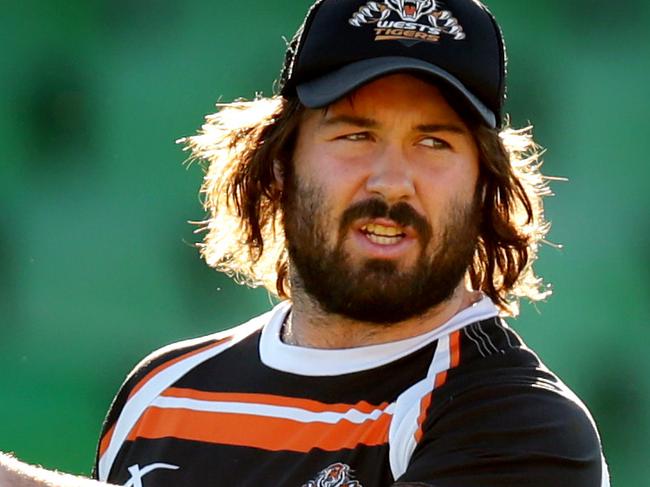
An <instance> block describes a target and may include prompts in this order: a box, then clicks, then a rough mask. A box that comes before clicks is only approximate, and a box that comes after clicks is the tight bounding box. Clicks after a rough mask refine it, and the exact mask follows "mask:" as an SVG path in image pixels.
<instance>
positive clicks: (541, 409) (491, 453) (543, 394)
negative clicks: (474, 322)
mask: <svg viewBox="0 0 650 487" xmlns="http://www.w3.org/2000/svg"><path fill="white" fill-rule="evenodd" d="M423 433H424V434H423V437H422V439H421V440H420V443H419V444H418V446H417V447H416V449H415V450H414V452H413V455H412V457H411V461H410V463H409V466H408V468H407V470H406V472H405V473H404V474H403V475H402V476H401V477H400V478H399V479H397V483H396V484H395V485H396V486H400V485H401V486H404V487H406V486H408V485H421V486H432V487H497V486H499V487H505V486H513V487H514V486H523V485H525V486H527V487H548V486H551V485H552V486H554V487H561V486H567V487H569V486H570V487H600V486H601V485H608V483H604V482H602V480H601V477H602V476H603V472H602V470H603V468H602V465H603V462H602V453H601V447H600V440H599V438H598V433H597V431H596V428H595V426H594V423H593V420H592V419H591V417H590V415H589V413H588V412H587V411H586V409H585V408H584V406H583V405H582V404H581V403H580V402H579V401H578V400H577V399H576V398H574V397H571V393H570V392H568V391H566V394H565V393H563V391H561V390H558V389H556V388H554V387H551V386H549V385H546V384H544V383H543V382H540V383H538V384H510V385H498V386H496V385H495V386H489V387H483V388H479V389H476V390H474V391H470V392H466V393H463V394H460V395H458V396H451V397H448V399H447V400H446V402H445V404H444V405H442V407H440V408H438V410H437V411H435V412H434V413H433V414H430V415H429V417H428V418H427V420H426V421H425V424H424V431H423Z"/></svg>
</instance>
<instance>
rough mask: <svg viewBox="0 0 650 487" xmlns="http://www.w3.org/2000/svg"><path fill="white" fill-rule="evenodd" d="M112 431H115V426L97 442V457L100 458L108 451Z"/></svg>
mask: <svg viewBox="0 0 650 487" xmlns="http://www.w3.org/2000/svg"><path fill="white" fill-rule="evenodd" d="M113 431H115V425H113V426H111V428H110V429H109V430H108V431H107V432H106V434H105V435H104V437H103V438H102V440H101V441H100V442H99V456H100V457H101V456H102V455H103V454H104V452H106V450H107V449H108V445H109V444H110V443H111V438H112V437H113Z"/></svg>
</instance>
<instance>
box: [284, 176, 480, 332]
mask: <svg viewBox="0 0 650 487" xmlns="http://www.w3.org/2000/svg"><path fill="white" fill-rule="evenodd" d="M287 179H288V180H287V181H286V183H287V187H286V191H285V192H284V198H283V202H282V209H283V223H284V229H285V236H286V239H287V242H288V253H289V261H290V268H291V286H292V289H293V294H294V296H295V295H296V291H299V290H300V291H303V292H304V293H306V294H307V295H308V296H310V297H311V298H312V299H314V300H315V301H316V302H317V303H318V304H319V305H320V307H321V308H322V309H323V310H324V311H325V312H328V313H334V314H338V315H341V316H344V317H347V318H350V319H353V320H356V321H362V322H367V323H375V324H382V325H389V324H392V323H398V322H401V321H404V320H407V319H409V318H412V317H415V316H419V315H421V314H423V313H425V312H426V311H428V310H430V309H431V308H433V307H435V306H437V305H438V304H440V303H442V302H444V301H446V300H447V299H449V298H450V297H451V296H452V295H453V293H454V291H455V290H456V288H457V287H458V285H459V283H460V281H461V279H463V278H464V276H465V273H466V271H467V269H468V268H469V266H470V265H471V263H472V259H473V256H474V251H475V248H476V244H477V241H478V235H479V226H480V212H479V209H478V207H479V204H478V198H477V197H475V198H474V199H473V201H471V202H469V203H465V204H462V203H461V202H458V201H453V202H452V203H451V205H450V208H449V209H448V211H447V212H446V214H445V216H446V219H445V221H441V222H439V223H440V227H439V228H435V229H434V228H433V227H432V225H431V224H430V223H429V222H428V221H427V220H426V218H424V217H423V216H422V215H420V214H419V213H418V212H417V211H416V210H415V209H414V208H413V207H412V206H410V205H409V204H407V203H405V202H399V203H397V204H395V205H393V206H389V205H388V204H387V203H386V202H385V201H383V200H382V199H379V198H372V199H368V200H365V201H362V202H359V203H356V204H354V205H353V206H351V207H349V208H347V209H346V210H345V211H344V212H343V214H342V215H341V217H340V218H339V223H338V228H336V227H337V225H336V224H335V223H333V218H332V215H331V212H329V211H328V209H327V204H326V201H327V200H326V198H324V195H323V192H322V191H320V190H318V189H317V188H314V187H311V186H308V185H304V186H303V185H300V184H298V183H297V182H296V181H295V178H294V177H289V178H287ZM360 218H390V219H391V220H393V221H394V222H396V223H397V224H398V225H400V226H402V227H407V226H411V227H413V228H414V229H415V231H416V232H417V235H418V242H419V245H420V252H419V255H418V256H417V258H416V261H415V263H414V264H412V265H411V266H409V268H407V269H405V270H400V269H399V262H398V261H393V260H385V259H370V258H368V259H365V260H363V261H362V262H360V263H358V264H355V263H353V262H352V259H351V257H350V255H349V254H348V253H347V252H346V250H345V248H344V244H345V239H346V236H347V235H348V233H349V231H350V228H351V226H352V224H353V223H354V221H355V220H358V219H360ZM333 230H338V234H337V235H338V237H337V241H336V244H334V246H332V244H328V239H327V238H326V237H327V234H328V232H331V231H333Z"/></svg>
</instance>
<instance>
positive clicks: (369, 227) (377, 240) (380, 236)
mask: <svg viewBox="0 0 650 487" xmlns="http://www.w3.org/2000/svg"><path fill="white" fill-rule="evenodd" d="M360 231H361V233H363V234H364V235H365V236H366V238H367V239H368V240H370V241H371V242H372V243H374V244H377V245H396V244H398V243H400V242H401V241H402V240H403V239H405V238H406V231H405V230H404V229H403V228H402V227H400V226H398V225H389V224H381V223H366V224H365V225H363V226H362V227H361V228H360Z"/></svg>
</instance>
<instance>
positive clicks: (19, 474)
mask: <svg viewBox="0 0 650 487" xmlns="http://www.w3.org/2000/svg"><path fill="white" fill-rule="evenodd" d="M108 485H109V484H104V483H101V482H95V481H94V480H90V479H86V478H83V477H75V476H74V475H68V474H64V473H59V472H53V471H51V470H45V469H44V468H41V467H35V466H33V465H28V464H26V463H23V462H20V461H18V460H16V459H15V458H13V457H11V456H9V455H5V454H2V453H0V487H102V486H103V487H108Z"/></svg>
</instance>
